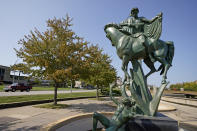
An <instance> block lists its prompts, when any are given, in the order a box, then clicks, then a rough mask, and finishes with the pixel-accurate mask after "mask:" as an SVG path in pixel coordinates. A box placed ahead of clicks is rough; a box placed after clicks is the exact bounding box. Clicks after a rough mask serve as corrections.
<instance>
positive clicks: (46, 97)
mask: <svg viewBox="0 0 197 131" xmlns="http://www.w3.org/2000/svg"><path fill="white" fill-rule="evenodd" d="M88 96H96V92H76V93H67V94H58V95H57V98H76V97H88ZM49 99H50V100H51V99H53V94H46V95H23V96H1V97H0V104H2V103H13V102H23V101H32V100H49Z"/></svg>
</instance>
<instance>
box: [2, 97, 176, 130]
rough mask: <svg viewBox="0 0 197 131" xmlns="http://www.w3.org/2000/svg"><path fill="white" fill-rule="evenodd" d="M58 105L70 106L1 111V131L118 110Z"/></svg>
mask: <svg viewBox="0 0 197 131" xmlns="http://www.w3.org/2000/svg"><path fill="white" fill-rule="evenodd" d="M58 103H64V104H68V105H70V106H69V107H68V108H66V109H43V108H35V107H33V106H24V107H17V108H9V109H3V110H0V130H3V131H8V130H9V131H10V130H15V131H24V130H25V131H27V130H28V131H38V130H40V129H41V128H42V127H43V126H46V125H47V124H49V123H53V122H55V121H57V120H60V119H63V118H66V117H69V116H73V115H77V114H83V113H91V112H95V111H98V112H113V111H114V110H115V109H116V108H115V107H113V106H110V104H111V101H96V100H90V99H80V100H70V101H62V102H58ZM161 105H162V106H160V108H161V107H163V108H167V107H168V104H166V103H163V102H161ZM170 107H173V106H170Z"/></svg>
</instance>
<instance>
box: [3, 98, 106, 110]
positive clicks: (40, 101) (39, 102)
mask: <svg viewBox="0 0 197 131" xmlns="http://www.w3.org/2000/svg"><path fill="white" fill-rule="evenodd" d="M100 97H104V96H100ZM87 98H96V96H88V97H76V98H63V99H57V101H66V100H76V99H87ZM50 102H53V100H52V99H51V100H39V101H24V102H14V103H5V104H0V109H5V108H13V107H21V106H28V105H36V104H43V103H50Z"/></svg>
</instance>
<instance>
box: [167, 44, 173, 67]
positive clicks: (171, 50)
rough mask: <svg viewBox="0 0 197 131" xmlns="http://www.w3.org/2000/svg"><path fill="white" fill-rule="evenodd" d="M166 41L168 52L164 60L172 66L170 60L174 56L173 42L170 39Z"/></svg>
mask: <svg viewBox="0 0 197 131" xmlns="http://www.w3.org/2000/svg"><path fill="white" fill-rule="evenodd" d="M166 43H167V45H168V54H167V57H166V60H167V62H168V63H169V64H170V65H171V66H172V60H173V57H174V43H173V42H172V41H167V42H166Z"/></svg>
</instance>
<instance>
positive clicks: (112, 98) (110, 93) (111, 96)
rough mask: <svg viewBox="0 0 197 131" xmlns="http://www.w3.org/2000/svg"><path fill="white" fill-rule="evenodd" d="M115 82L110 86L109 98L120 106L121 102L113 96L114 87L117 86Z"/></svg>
mask: <svg viewBox="0 0 197 131" xmlns="http://www.w3.org/2000/svg"><path fill="white" fill-rule="evenodd" d="M115 84H116V83H115V82H113V83H112V84H110V91H109V96H110V98H111V100H112V101H113V102H114V103H115V104H116V105H119V102H118V101H117V100H116V99H115V98H114V97H113V95H112V87H114V86H115Z"/></svg>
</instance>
